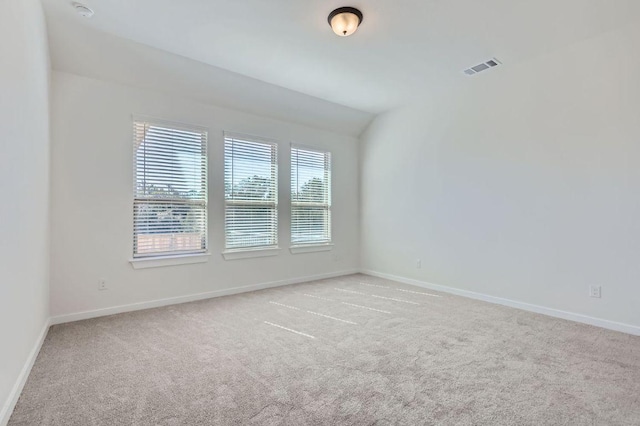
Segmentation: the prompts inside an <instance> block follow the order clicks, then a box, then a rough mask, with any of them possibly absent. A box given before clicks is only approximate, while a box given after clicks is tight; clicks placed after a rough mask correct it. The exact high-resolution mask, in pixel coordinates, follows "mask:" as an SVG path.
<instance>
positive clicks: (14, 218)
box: [0, 0, 50, 424]
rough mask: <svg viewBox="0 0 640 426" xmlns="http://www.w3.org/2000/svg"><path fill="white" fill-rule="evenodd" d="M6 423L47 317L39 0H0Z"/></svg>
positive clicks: (1, 354)
mask: <svg viewBox="0 0 640 426" xmlns="http://www.w3.org/2000/svg"><path fill="white" fill-rule="evenodd" d="M0 58H1V59H0V61H1V63H2V65H0V161H1V162H2V165H1V166H0V198H1V199H2V206H0V424H1V423H2V422H3V420H6V418H4V417H5V416H6V415H7V414H8V410H9V409H10V408H11V406H12V404H13V402H15V400H14V399H13V398H14V396H17V395H15V390H16V389H15V388H14V386H15V385H16V383H17V382H19V379H20V375H21V371H22V370H23V368H24V367H25V364H26V363H28V358H29V355H30V353H31V352H32V350H33V349H34V346H35V345H36V344H37V342H38V339H39V336H40V335H41V333H42V330H43V327H44V325H45V324H46V321H47V319H48V316H49V291H48V281H49V279H48V274H49V118H48V107H49V68H50V67H49V55H48V48H47V41H46V29H45V22H44V16H43V13H42V10H41V6H40V3H39V2H38V1H37V0H3V1H2V2H0Z"/></svg>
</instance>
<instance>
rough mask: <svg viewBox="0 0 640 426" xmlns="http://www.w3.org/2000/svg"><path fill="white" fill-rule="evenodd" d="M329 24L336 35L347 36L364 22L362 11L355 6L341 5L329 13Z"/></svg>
mask: <svg viewBox="0 0 640 426" xmlns="http://www.w3.org/2000/svg"><path fill="white" fill-rule="evenodd" d="M328 20H329V25H331V29H333V32H334V33H336V35H339V36H340V37H347V36H350V35H351V34H353V33H355V32H356V30H357V29H358V26H359V25H360V24H361V23H362V12H360V11H359V10H358V9H356V8H354V7H339V8H338V9H336V10H334V11H333V12H331V13H330V14H329V19H328Z"/></svg>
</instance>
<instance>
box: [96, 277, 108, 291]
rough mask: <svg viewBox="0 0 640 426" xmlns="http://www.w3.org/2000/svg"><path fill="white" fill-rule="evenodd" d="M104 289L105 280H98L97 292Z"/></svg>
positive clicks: (105, 285)
mask: <svg viewBox="0 0 640 426" xmlns="http://www.w3.org/2000/svg"><path fill="white" fill-rule="evenodd" d="M106 289H107V280H105V279H104V278H100V279H99V280H98V290H100V291H102V290H106Z"/></svg>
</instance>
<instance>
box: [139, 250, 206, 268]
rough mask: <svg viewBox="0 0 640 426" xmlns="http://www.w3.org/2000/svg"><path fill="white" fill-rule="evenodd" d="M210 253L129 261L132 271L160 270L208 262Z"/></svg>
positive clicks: (140, 258) (142, 258) (141, 258)
mask: <svg viewBox="0 0 640 426" xmlns="http://www.w3.org/2000/svg"><path fill="white" fill-rule="evenodd" d="M209 256H211V253H195V254H180V255H175V256H157V257H139V258H136V259H130V260H129V263H131V266H133V269H146V268H160V267H162V266H175V265H189V264H193V263H205V262H208V261H209Z"/></svg>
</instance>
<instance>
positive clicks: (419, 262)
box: [416, 259, 422, 269]
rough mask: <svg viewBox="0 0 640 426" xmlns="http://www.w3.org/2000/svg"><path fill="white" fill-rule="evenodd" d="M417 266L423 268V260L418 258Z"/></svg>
mask: <svg viewBox="0 0 640 426" xmlns="http://www.w3.org/2000/svg"><path fill="white" fill-rule="evenodd" d="M416 268H417V269H420V268H422V260H420V259H418V260H417V261H416Z"/></svg>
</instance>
